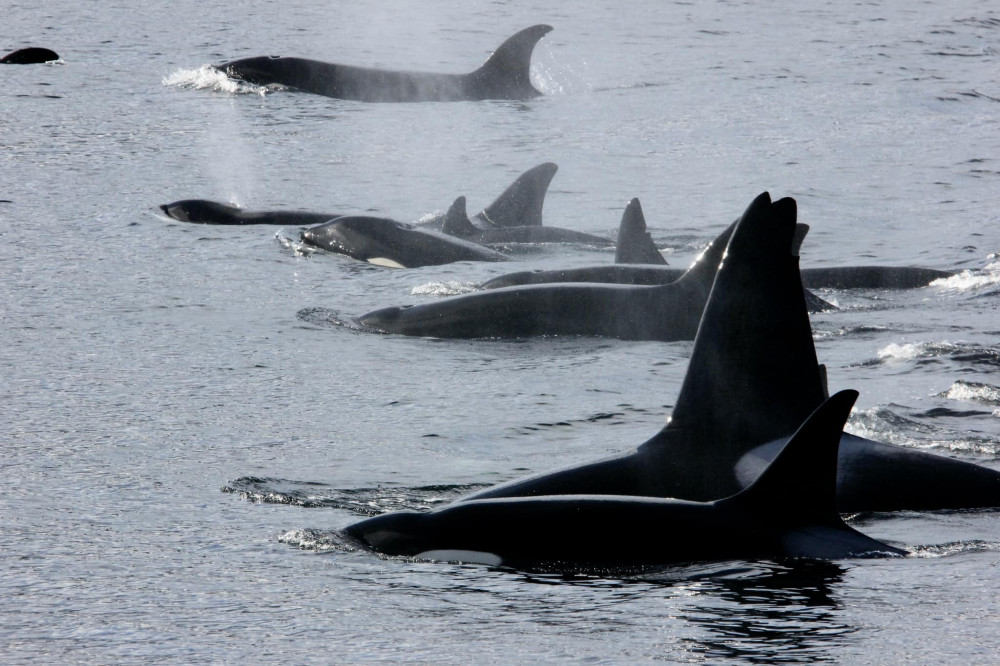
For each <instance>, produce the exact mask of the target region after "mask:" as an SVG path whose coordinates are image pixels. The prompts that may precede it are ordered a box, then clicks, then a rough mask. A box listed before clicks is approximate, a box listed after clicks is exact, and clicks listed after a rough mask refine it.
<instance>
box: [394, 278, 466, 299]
mask: <svg viewBox="0 0 1000 666" xmlns="http://www.w3.org/2000/svg"><path fill="white" fill-rule="evenodd" d="M475 289H476V285H475V283H473V282H455V281H449V282H428V283H427V284H421V285H417V286H416V287H414V288H413V289H411V290H410V295H411V296H457V295H458V294H467V293H469V292H470V291H475Z"/></svg>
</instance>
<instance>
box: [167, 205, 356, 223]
mask: <svg viewBox="0 0 1000 666" xmlns="http://www.w3.org/2000/svg"><path fill="white" fill-rule="evenodd" d="M160 210H162V211H163V212H164V213H166V215H167V217H170V218H172V219H174V220H177V221H178V222H192V223H194V224H233V225H239V224H280V225H283V226H311V225H314V224H322V223H323V222H328V221H330V220H332V219H334V218H337V217H343V216H344V213H312V212H309V211H304V210H258V211H252V210H243V209H242V208H238V207H236V206H230V205H229V204H224V203H219V202H218V201H209V200H207V199H182V200H180V201H174V202H172V203H168V204H161V205H160Z"/></svg>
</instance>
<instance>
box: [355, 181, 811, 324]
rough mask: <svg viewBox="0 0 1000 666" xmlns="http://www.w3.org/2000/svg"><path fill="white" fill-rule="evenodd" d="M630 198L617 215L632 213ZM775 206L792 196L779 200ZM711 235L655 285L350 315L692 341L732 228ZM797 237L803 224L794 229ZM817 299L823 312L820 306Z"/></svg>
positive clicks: (569, 287)
mask: <svg viewBox="0 0 1000 666" xmlns="http://www.w3.org/2000/svg"><path fill="white" fill-rule="evenodd" d="M638 205H639V202H638V200H635V199H633V200H632V202H631V203H630V204H629V206H628V208H626V211H625V214H624V215H623V219H626V220H628V219H630V218H632V217H633V216H634V215H635V214H636V210H639V214H640V215H641V209H638ZM781 206H782V207H791V209H792V213H791V214H792V217H793V218H794V208H795V203H794V201H792V200H790V199H788V200H783V203H782V204H781ZM734 226H735V224H734V225H733V226H730V227H729V229H727V230H726V231H724V232H723V233H722V234H720V235H719V237H718V238H716V239H715V240H714V241H713V242H712V244H711V245H710V246H709V248H708V249H706V250H705V252H704V253H703V254H702V256H701V257H700V258H699V259H698V260H697V261H695V263H694V264H693V265H692V266H691V268H689V269H688V270H687V272H686V273H685V274H684V275H683V276H682V277H681V278H680V279H678V280H676V281H674V282H672V283H670V284H666V285H660V286H632V285H619V284H539V285H530V286H525V287H511V288H508V289H494V290H489V291H480V292H473V293H469V294H463V295H460V296H453V297H450V298H444V299H441V300H438V301H434V302H432V303H425V304H422V305H412V306H403V307H389V308H382V309H379V310H374V311H372V312H368V313H366V314H363V315H361V316H360V317H357V319H356V323H357V324H358V325H359V326H360V327H361V328H363V329H367V330H371V331H375V332H381V333H396V334H402V335H417V336H433V337H440V338H523V337H532V336H545V335H550V336H551V335H588V336H603V337H613V338H618V339H621V340H661V341H675V340H693V339H694V335H695V333H696V332H697V330H698V323H699V321H701V317H702V311H703V310H704V308H705V303H706V301H707V299H708V296H709V291H710V290H711V288H712V281H713V279H714V278H715V273H716V268H717V267H718V265H719V262H720V261H721V260H722V257H723V253H724V252H725V249H726V243H727V242H728V241H729V236H730V234H731V233H732V230H733V228H734ZM792 226H793V234H795V233H798V236H796V239H795V240H796V241H801V238H802V235H803V233H804V227H803V228H801V229H798V230H796V228H795V224H794V222H793V225H792ZM821 303H822V302H821V301H820V304H817V307H818V308H820V309H823V308H824V307H825V306H824V305H822V304H821Z"/></svg>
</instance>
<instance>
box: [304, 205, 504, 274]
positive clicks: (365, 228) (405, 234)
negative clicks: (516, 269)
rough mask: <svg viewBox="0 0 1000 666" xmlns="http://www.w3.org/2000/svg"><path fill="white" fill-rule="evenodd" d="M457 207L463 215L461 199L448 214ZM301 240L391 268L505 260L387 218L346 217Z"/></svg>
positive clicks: (310, 230) (492, 252) (483, 249)
mask: <svg viewBox="0 0 1000 666" xmlns="http://www.w3.org/2000/svg"><path fill="white" fill-rule="evenodd" d="M457 207H461V209H462V210H463V211H464V209H465V198H464V197H459V199H458V200H457V201H456V202H455V203H454V204H452V210H455V209H456V208H457ZM451 212H452V211H449V213H450V214H451ZM463 214H464V212H463ZM301 238H302V241H303V242H304V243H306V244H308V245H312V246H314V247H319V248H322V249H324V250H328V251H330V252H336V253H338V254H346V255H347V256H349V257H353V258H354V259H361V260H362V261H367V262H369V263H372V264H376V265H379V266H389V267H393V268H417V267H419V266H438V265H441V264H450V263H452V262H455V261H507V259H508V258H507V257H506V256H505V255H503V254H501V253H499V252H497V251H495V250H491V249H489V248H487V247H483V246H482V245H476V244H475V243H470V242H468V241H464V240H462V239H460V238H454V237H453V236H448V235H447V234H442V233H439V232H437V231H433V230H430V229H420V228H418V227H416V226H414V225H412V224H406V223H405V222H398V221H396V220H391V219H389V218H384V217H369V216H365V215H348V216H345V217H339V218H337V219H335V220H330V221H329V222H326V223H324V224H320V225H317V226H315V227H309V228H308V229H306V230H304V231H303V232H302V235H301Z"/></svg>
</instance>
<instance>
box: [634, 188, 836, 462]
mask: <svg viewBox="0 0 1000 666" xmlns="http://www.w3.org/2000/svg"><path fill="white" fill-rule="evenodd" d="M795 218H796V206H795V201H794V200H793V199H781V200H780V201H777V202H774V203H771V198H770V196H769V195H768V193H767V192H765V193H763V194H761V195H759V196H758V197H757V198H756V199H754V200H753V202H752V203H751V204H750V206H749V207H748V208H747V209H746V211H745V212H744V213H743V216H742V217H741V218H740V219H739V221H737V222H736V223H735V226H734V228H733V230H732V237H731V238H730V239H729V243H728V245H727V246H726V250H725V252H724V253H723V254H722V260H721V264H716V262H715V259H714V257H715V253H716V252H717V251H718V248H715V247H714V246H713V247H712V248H711V249H710V253H709V252H706V255H705V256H703V257H702V258H701V259H700V260H699V261H698V262H696V263H695V265H694V266H692V268H691V269H690V270H689V271H688V272H687V273H685V275H684V276H683V277H682V278H681V279H682V280H685V279H692V277H694V276H699V279H702V277H701V273H702V272H703V271H706V270H710V269H711V267H712V265H718V266H719V268H718V272H717V273H716V276H715V281H714V283H713V285H712V291H711V294H710V295H709V297H708V302H707V303H706V305H705V310H704V313H703V314H702V318H701V323H700V324H699V327H698V333H697V335H696V336H695V342H694V349H693V350H692V352H691V360H690V362H689V364H688V370H687V374H686V375H685V377H684V382H683V384H682V386H681V391H680V395H679V396H678V397H677V402H676V406H675V407H674V411H673V415H672V416H671V419H670V421H669V422H668V424H667V426H666V428H668V429H681V430H686V431H687V432H688V434H687V435H686V436H685V437H683V439H684V440H685V441H688V442H693V443H696V442H712V443H713V444H712V446H713V457H715V460H716V461H717V462H718V461H732V462H735V460H736V459H737V458H738V457H739V456H740V455H742V454H743V453H745V452H746V451H747V450H749V449H750V448H752V447H753V446H756V445H758V444H761V443H764V442H768V441H772V440H774V439H778V438H781V437H787V436H788V435H789V434H791V433H792V432H794V431H795V429H796V428H798V426H799V425H800V424H801V423H802V422H803V421H804V420H805V418H806V417H807V416H808V415H809V414H810V413H812V411H813V410H814V409H815V408H816V407H817V406H818V405H819V404H820V403H821V402H822V401H823V398H824V392H823V382H822V380H821V378H820V373H819V368H818V363H817V361H816V350H815V348H814V347H813V339H812V328H811V327H810V324H809V315H808V312H807V310H806V304H805V299H804V297H803V290H802V281H801V279H800V277H799V270H798V258H797V257H794V256H792V253H791V247H792V240H793V237H794V235H795ZM723 235H724V234H723ZM720 238H721V237H720ZM703 263H704V265H700V264H703ZM656 441H657V438H655V437H654V439H653V440H651V441H650V442H648V443H647V444H649V445H654V443H655V442H656Z"/></svg>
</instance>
